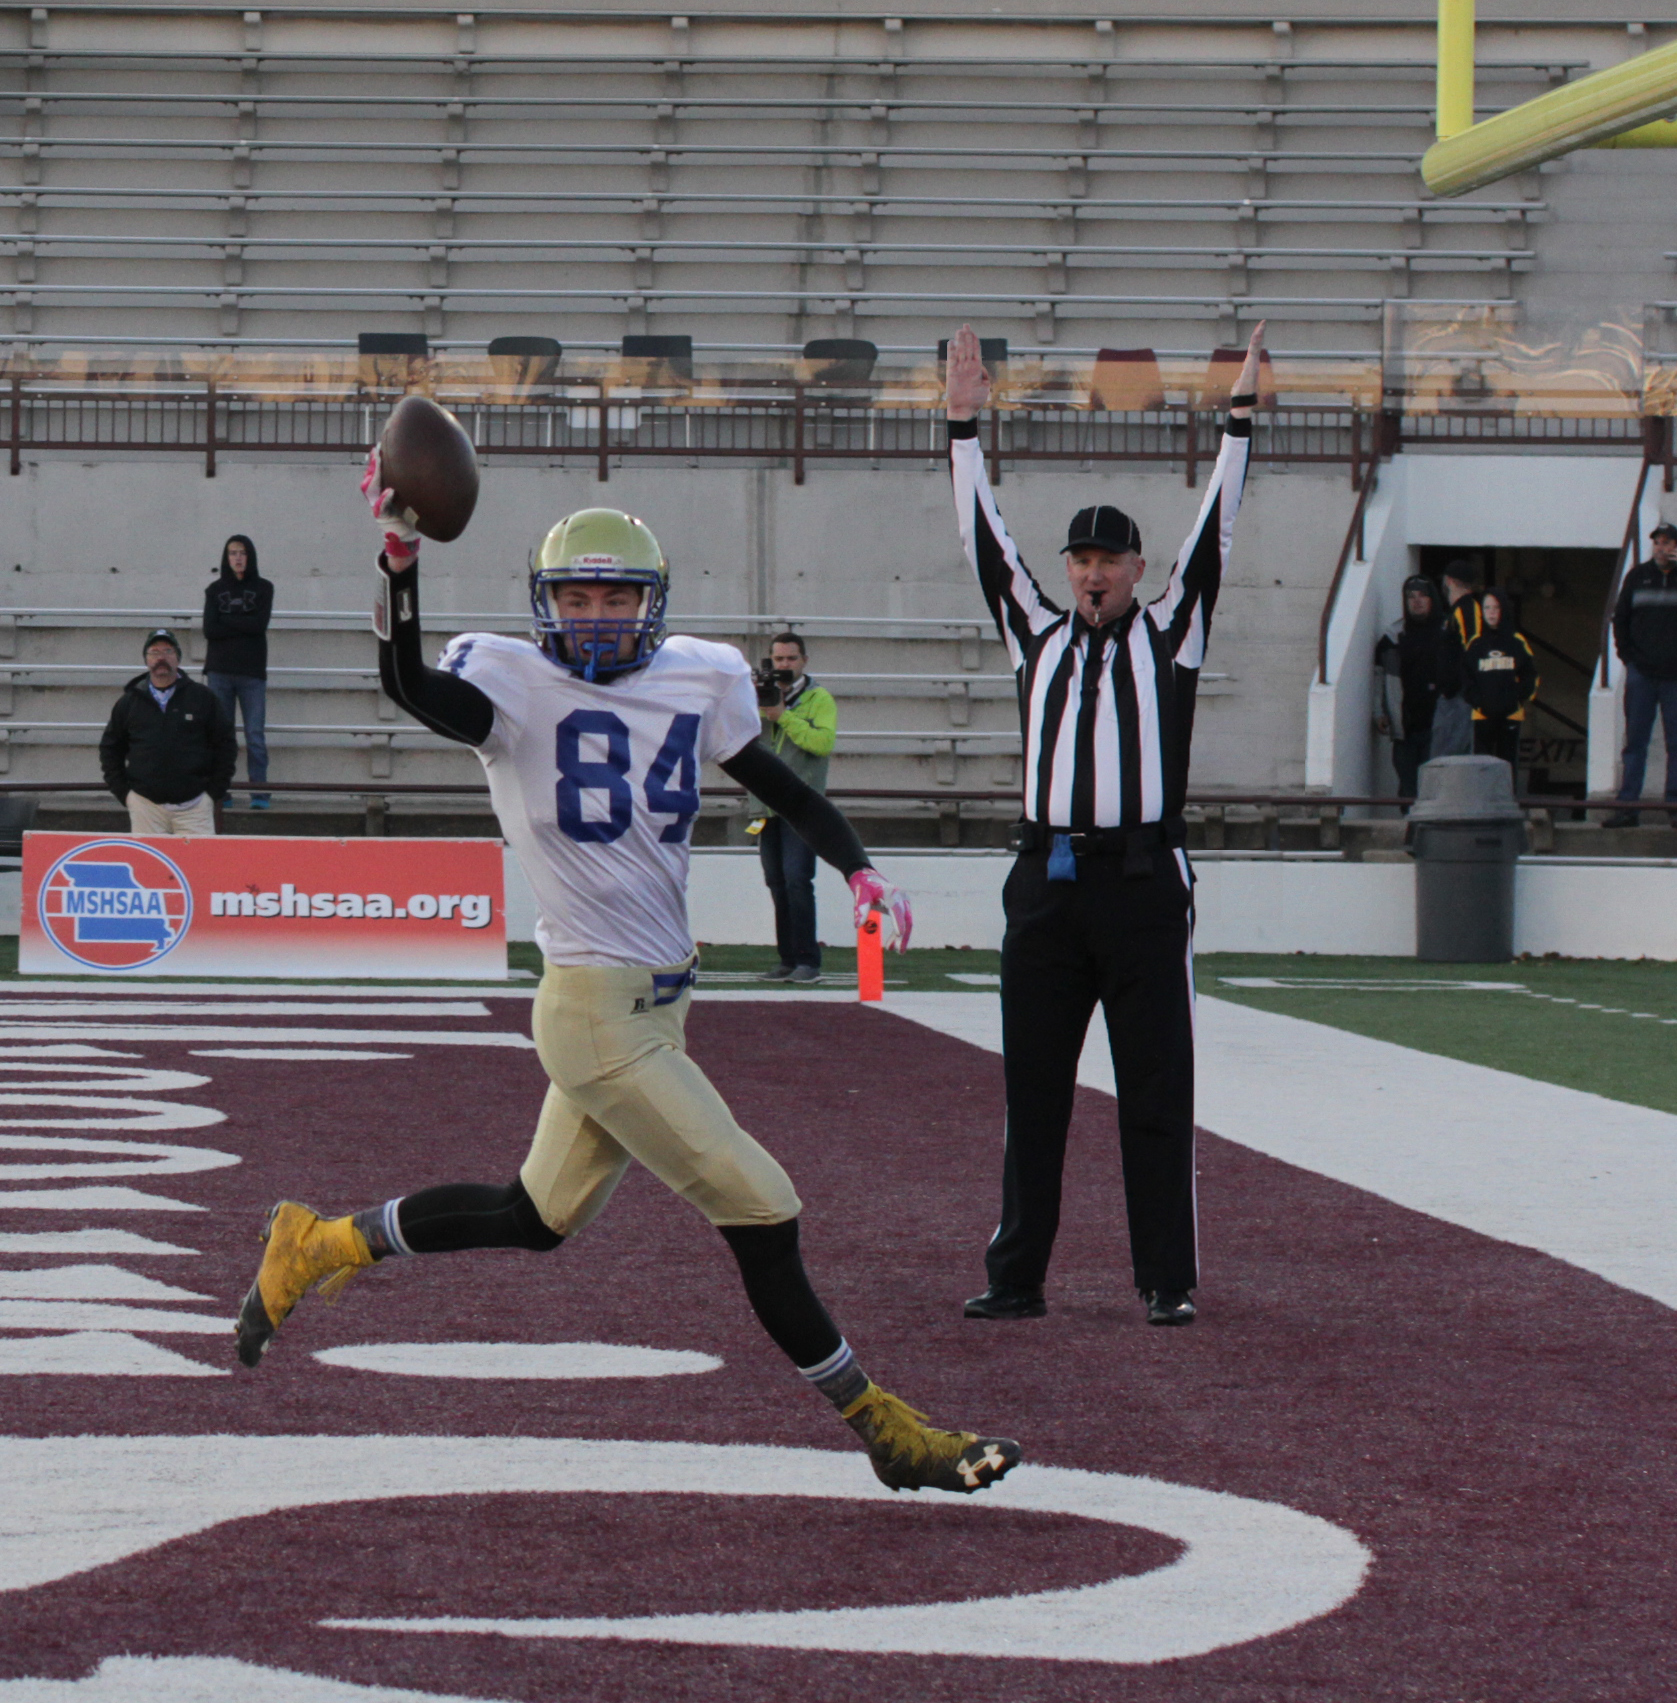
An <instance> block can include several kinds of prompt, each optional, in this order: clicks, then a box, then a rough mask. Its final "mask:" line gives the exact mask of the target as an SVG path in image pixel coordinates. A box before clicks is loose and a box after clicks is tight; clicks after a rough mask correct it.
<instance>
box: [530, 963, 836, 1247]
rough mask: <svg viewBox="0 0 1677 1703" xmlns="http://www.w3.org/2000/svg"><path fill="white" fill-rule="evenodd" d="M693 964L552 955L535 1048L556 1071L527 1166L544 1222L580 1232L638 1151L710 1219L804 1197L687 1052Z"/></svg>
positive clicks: (751, 1215) (752, 1213)
mask: <svg viewBox="0 0 1677 1703" xmlns="http://www.w3.org/2000/svg"><path fill="white" fill-rule="evenodd" d="M690 968H691V965H690V963H689V964H678V965H675V966H673V967H672V968H671V969H668V970H641V969H618V968H608V967H605V966H600V965H591V964H590V965H566V966H562V965H558V964H549V965H548V966H547V972H546V974H545V975H544V976H543V977H542V984H541V987H540V989H539V990H538V992H537V994H536V1002H535V1013H534V1019H533V1027H534V1031H535V1039H536V1053H537V1056H538V1057H540V1059H541V1061H542V1064H543V1066H544V1067H545V1068H546V1070H547V1074H548V1076H549V1078H551V1086H550V1087H549V1088H548V1091H547V1100H546V1102H545V1103H544V1105H543V1106H542V1115H541V1121H540V1122H539V1123H538V1124H537V1125H536V1134H535V1138H534V1140H533V1141H532V1142H531V1144H530V1155H529V1157H528V1158H527V1159H526V1160H525V1161H524V1168H523V1170H522V1171H521V1172H520V1173H519V1175H520V1177H521V1178H522V1180H523V1183H524V1187H525V1189H526V1191H527V1192H528V1193H529V1196H530V1198H531V1200H532V1201H534V1202H535V1204H536V1210H537V1211H538V1212H540V1213H541V1216H542V1221H543V1222H544V1223H545V1224H546V1225H547V1226H548V1227H549V1228H550V1229H551V1230H553V1231H554V1232H555V1233H556V1234H558V1235H561V1236H574V1235H575V1234H576V1233H577V1232H578V1231H579V1230H581V1229H582V1228H583V1227H584V1225H586V1224H588V1223H589V1222H590V1221H591V1220H592V1219H593V1218H594V1217H595V1215H596V1214H598V1213H599V1212H600V1211H601V1209H602V1208H603V1207H604V1206H605V1204H606V1202H607V1201H608V1200H609V1199H610V1198H611V1191H612V1190H613V1189H614V1188H616V1187H617V1183H618V1179H619V1178H621V1177H622V1175H623V1173H624V1172H625V1171H626V1170H627V1169H628V1168H629V1161H630V1160H631V1159H638V1160H639V1161H640V1162H641V1164H643V1165H644V1166H645V1167H646V1168H647V1169H648V1170H649V1171H651V1172H652V1173H653V1174H654V1175H655V1176H657V1177H660V1178H662V1179H663V1181H664V1182H666V1183H668V1184H669V1186H670V1187H671V1188H672V1189H674V1190H675V1192H676V1193H677V1194H679V1195H680V1196H682V1198H683V1199H685V1200H688V1201H691V1202H692V1204H693V1205H694V1206H696V1207H697V1208H698V1209H699V1211H701V1212H702V1213H703V1214H704V1215H705V1217H707V1218H708V1219H709V1220H710V1221H711V1223H712V1224H719V1225H720V1224H778V1223H781V1222H783V1221H784V1220H786V1219H788V1218H795V1217H797V1215H798V1213H799V1212H800V1211H801V1210H802V1205H803V1203H802V1202H801V1201H800V1200H799V1199H798V1196H797V1192H796V1191H795V1190H794V1189H793V1187H792V1181H791V1179H790V1178H789V1177H788V1176H787V1175H786V1173H785V1171H784V1170H782V1169H781V1167H780V1164H779V1162H778V1161H777V1160H776V1159H775V1158H774V1157H773V1156H772V1155H771V1154H769V1153H768V1152H767V1151H766V1150H765V1149H764V1148H763V1147H761V1146H760V1145H759V1144H758V1143H757V1142H756V1141H754V1140H753V1139H752V1138H751V1137H750V1136H749V1135H747V1134H746V1133H745V1131H744V1130H743V1129H741V1128H740V1126H739V1125H738V1124H737V1123H736V1122H735V1121H734V1115H733V1113H732V1112H730V1111H729V1110H728V1107H727V1105H726V1104H725V1103H724V1101H723V1099H722V1096H721V1095H720V1094H718V1093H717V1091H716V1090H715V1088H714V1087H712V1086H711V1083H710V1079H709V1078H708V1077H707V1076H706V1075H705V1073H704V1072H703V1071H702V1070H700V1069H699V1067H698V1066H697V1065H696V1064H695V1063H694V1062H693V1061H692V1059H690V1058H689V1057H688V1056H687V1032H686V1031H687V1008H688V1006H689V1004H691V1002H692V997H693V996H692V989H691V986H690V985H688V983H687V979H686V978H687V973H688V971H689V969H690Z"/></svg>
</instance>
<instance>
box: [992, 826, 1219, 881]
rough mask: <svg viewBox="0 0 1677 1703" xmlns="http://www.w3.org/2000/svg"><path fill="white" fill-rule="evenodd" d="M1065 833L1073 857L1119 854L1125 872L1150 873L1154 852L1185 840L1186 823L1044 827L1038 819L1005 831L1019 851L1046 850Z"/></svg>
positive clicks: (1117, 855) (1174, 845)
mask: <svg viewBox="0 0 1677 1703" xmlns="http://www.w3.org/2000/svg"><path fill="white" fill-rule="evenodd" d="M1061 835H1064V836H1065V838H1066V839H1067V840H1068V841H1069V842H1070V844H1071V850H1072V855H1073V856H1074V857H1121V858H1123V860H1124V873H1125V874H1126V875H1132V874H1135V875H1151V874H1152V873H1153V853H1154V852H1156V851H1159V850H1163V849H1171V850H1174V849H1175V848H1177V847H1178V846H1185V845H1186V844H1187V843H1188V830H1187V824H1186V823H1184V822H1183V820H1182V818H1181V817H1180V816H1171V817H1168V818H1167V819H1166V820H1165V821H1163V822H1143V823H1142V824H1140V826H1139V827H1135V828H1085V829H1081V830H1076V831H1074V830H1073V829H1070V828H1051V827H1046V826H1045V825H1044V824H1043V823H1041V822H1015V823H1014V824H1013V827H1012V829H1011V830H1010V831H1009V834H1008V842H1007V843H1008V844H1009V845H1010V846H1011V847H1012V848H1013V850H1014V851H1018V852H1045V851H1048V850H1050V849H1051V848H1052V846H1053V843H1054V841H1055V840H1056V839H1057V838H1059V837H1060V836H1061Z"/></svg>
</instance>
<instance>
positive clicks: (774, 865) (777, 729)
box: [757, 633, 838, 982]
mask: <svg viewBox="0 0 1677 1703" xmlns="http://www.w3.org/2000/svg"><path fill="white" fill-rule="evenodd" d="M808 669H809V658H808V654H807V653H806V651H805V650H804V641H803V640H802V639H800V638H799V637H798V635H797V634H796V633H782V634H781V635H780V636H779V637H778V638H777V639H776V640H775V641H774V643H773V644H772V645H771V646H770V647H769V666H768V667H767V668H764V669H759V670H758V673H757V713H758V714H759V715H761V716H762V718H763V722H764V727H763V740H764V742H765V743H766V744H767V745H768V747H769V749H770V750H771V751H773V752H774V754H775V756H777V757H778V758H779V759H780V760H781V761H782V762H783V763H784V764H785V765H786V766H787V767H788V768H789V769H790V770H791V771H792V772H793V774H795V775H796V776H797V777H798V779H799V780H801V781H803V782H804V783H805V785H807V786H811V787H813V788H814V789H815V790H816V791H817V792H821V793H824V792H825V791H826V790H827V759H828V758H829V757H830V756H831V755H832V750H833V745H834V742H835V741H836V740H837V738H838V706H837V705H836V704H835V703H834V702H833V695H832V693H831V692H829V691H828V690H827V689H826V687H824V686H817V685H816V684H815V682H814V681H813V680H811V679H810V677H809V672H808ZM758 808H759V809H760V810H761V811H762V815H761V817H760V821H761V826H760V828H759V829H758V839H757V851H758V856H759V857H760V858H761V859H762V863H763V880H764V881H765V882H766V883H767V885H768V889H769V896H770V897H771V898H772V899H773V900H774V940H775V945H776V947H777V948H778V949H779V952H780V962H779V963H778V964H776V965H775V967H774V968H773V969H772V970H770V971H769V972H768V974H767V975H766V976H765V977H764V978H763V979H764V980H765V981H771V982H818V981H820V980H821V942H820V941H819V940H818V939H816V935H815V852H814V850H813V849H812V848H811V847H810V846H809V845H808V844H807V843H806V842H805V841H804V840H803V839H802V838H800V836H799V835H798V834H797V833H796V832H795V831H794V830H793V828H792V826H791V824H790V823H788V822H786V821H785V820H784V819H783V818H781V817H779V816H776V815H775V813H774V812H773V811H772V810H769V809H767V808H766V807H764V806H759V807H758Z"/></svg>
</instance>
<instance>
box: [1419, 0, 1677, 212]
mask: <svg viewBox="0 0 1677 1703" xmlns="http://www.w3.org/2000/svg"><path fill="white" fill-rule="evenodd" d="M1474 22H1475V20H1474V0H1438V140H1437V141H1436V142H1434V143H1433V145H1432V146H1431V147H1430V148H1428V149H1427V151H1426V154H1425V155H1424V156H1423V157H1422V160H1421V176H1422V178H1423V179H1424V180H1425V181H1426V185H1427V187H1428V188H1429V189H1430V190H1432V191H1433V193H1434V194H1435V195H1462V194H1465V193H1466V192H1467V191H1468V190H1470V189H1479V188H1482V187H1483V186H1484V185H1485V184H1487V183H1495V182H1496V181H1497V180H1498V179H1499V178H1504V177H1507V176H1509V175H1510V174H1511V173H1513V172H1517V171H1525V170H1527V169H1528V168H1530V167H1532V166H1536V165H1541V164H1542V163H1543V161H1545V160H1552V159H1555V158H1557V157H1558V156H1559V155H1561V154H1570V153H1571V152H1572V151H1573V150H1574V149H1577V148H1669V147H1673V146H1677V123H1672V122H1670V121H1669V117H1668V115H1670V114H1673V113H1677V43H1672V44H1671V45H1670V46H1668V47H1661V48H1655V49H1654V50H1653V51H1652V52H1649V53H1643V54H1639V55H1638V56H1637V57H1636V58H1634V59H1628V60H1626V61H1625V63H1624V64H1622V65H1614V66H1611V67H1610V68H1609V69H1608V70H1605V71H1597V72H1595V73H1594V74H1593V75H1591V76H1588V77H1580V78H1579V80H1578V81H1577V82H1576V83H1568V84H1566V85H1565V86H1564V87H1562V88H1559V89H1551V90H1550V91H1549V93H1548V94H1546V95H1539V96H1538V97H1537V98H1536V99H1535V100H1529V101H1526V102H1524V103H1523V104H1522V105H1520V106H1516V107H1511V108H1510V109H1509V110H1508V111H1507V112H1501V113H1498V114H1497V115H1496V117H1495V118H1487V119H1486V120H1485V121H1484V123H1482V124H1475V123H1474V122H1473V82H1474V77H1473V70H1474V64H1473V46H1474Z"/></svg>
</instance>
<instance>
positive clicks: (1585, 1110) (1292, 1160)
mask: <svg viewBox="0 0 1677 1703" xmlns="http://www.w3.org/2000/svg"><path fill="white" fill-rule="evenodd" d="M886 1005H887V1008H888V1009H889V1010H891V1011H893V1012H895V1013H896V1014H897V1015H899V1016H902V1017H907V1018H909V1019H911V1020H912V1021H914V1022H916V1023H923V1024H925V1025H926V1026H927V1027H928V1028H931V1029H936V1030H937V1031H938V1032H939V1033H941V1034H945V1035H951V1036H954V1037H955V1038H956V1039H958V1040H963V1041H968V1042H970V1043H971V1044H972V1045H974V1046H977V1047H982V1048H984V1049H985V1050H986V1051H988V1052H996V1053H999V1052H1000V1051H1001V1008H1000V1004H999V1002H998V1001H997V1000H995V999H985V998H977V997H974V996H973V995H971V994H942V993H931V994H898V995H895V996H893V997H891V998H889V999H888V1000H887V1001H886ZM1197 1014H1198V1015H1197V1020H1196V1043H1197V1054H1198V1081H1197V1083H1196V1107H1197V1116H1198V1121H1199V1123H1200V1124H1201V1126H1202V1127H1204V1128H1206V1129H1210V1130H1215V1131H1216V1132H1217V1134H1219V1135H1221V1136H1223V1137H1225V1138H1226V1139H1227V1140H1229V1141H1234V1142H1238V1143H1240V1144H1241V1145H1242V1146H1244V1147H1251V1148H1254V1149H1256V1150H1257V1151H1258V1152H1260V1153H1268V1154H1270V1155H1271V1156H1272V1157H1274V1158H1277V1159H1284V1160H1286V1161H1287V1163H1289V1164H1292V1165H1298V1166H1301V1167H1303V1168H1304V1169H1305V1170H1309V1171H1315V1172H1317V1173H1319V1174H1320V1175H1322V1176H1325V1177H1332V1178H1333V1179H1334V1180H1335V1181H1337V1182H1342V1183H1349V1184H1350V1185H1351V1186H1352V1187H1353V1188H1359V1189H1365V1190H1367V1191H1368V1192H1369V1193H1370V1194H1375V1195H1379V1196H1380V1197H1381V1198H1383V1199H1385V1200H1391V1201H1395V1202H1396V1203H1397V1204H1398V1205H1400V1206H1406V1207H1410V1208H1412V1209H1414V1210H1415V1211H1417V1212H1424V1213H1427V1214H1429V1215H1430V1216H1431V1217H1434V1218H1439V1219H1442V1220H1443V1221H1444V1222H1445V1223H1447V1224H1457V1225H1460V1226H1461V1227H1462V1228H1463V1229H1467V1230H1474V1231H1477V1232H1479V1233H1480V1234H1481V1235H1486V1236H1494V1237H1495V1238H1496V1239H1497V1240H1499V1241H1504V1242H1512V1243H1514V1244H1516V1245H1517V1246H1519V1247H1526V1248H1535V1249H1537V1250H1538V1251H1539V1252H1541V1253H1546V1254H1549V1255H1552V1256H1553V1257H1554V1258H1556V1259H1559V1260H1565V1261H1566V1262H1567V1263H1568V1264H1570V1265H1575V1266H1577V1267H1579V1268H1580V1269H1581V1270H1584V1271H1589V1272H1593V1273H1594V1274H1595V1275H1596V1276H1598V1277H1604V1278H1606V1279H1607V1280H1608V1281H1609V1282H1611V1283H1617V1284H1619V1285H1621V1286H1622V1287H1624V1288H1626V1289H1631V1290H1634V1291H1636V1293H1638V1294H1640V1295H1647V1296H1649V1297H1650V1298H1651V1299H1653V1300H1656V1301H1659V1302H1661V1303H1663V1304H1664V1305H1665V1306H1668V1307H1677V1237H1674V1236H1673V1234H1672V1230H1671V1225H1672V1220H1673V1216H1674V1213H1677V1117H1673V1116H1672V1115H1671V1114H1670V1113H1668V1112H1659V1111H1654V1110H1653V1109H1652V1108H1650V1107H1647V1106H1633V1105H1629V1104H1627V1103H1626V1102H1624V1101H1620V1100H1609V1099H1606V1098H1605V1097H1603V1096H1602V1095H1599V1094H1585V1093H1581V1092H1580V1091H1579V1090H1577V1089H1574V1088H1561V1087H1557V1086H1556V1085H1555V1084H1553V1083H1549V1082H1536V1081H1533V1080H1532V1079H1531V1078H1529V1077H1525V1076H1515V1075H1514V1074H1512V1073H1511V1072H1509V1071H1503V1070H1492V1069H1491V1068H1489V1067H1488V1066H1486V1065H1479V1064H1464V1063H1462V1062H1461V1061H1460V1060H1458V1059H1448V1058H1440V1057H1438V1056H1437V1055H1436V1054H1433V1053H1424V1052H1418V1051H1416V1050H1415V1049H1413V1048H1411V1047H1400V1046H1395V1045H1393V1044H1392V1043H1391V1042H1389V1041H1374V1040H1369V1039H1368V1038H1367V1037H1365V1036H1362V1035H1354V1034H1351V1033H1350V1032H1349V1031H1347V1030H1344V1029H1335V1028H1331V1027H1329V1026H1328V1025H1326V1024H1322V1023H1308V1022H1305V1021H1304V1020H1303V1019H1302V1018H1298V1017H1282V1016H1278V1015H1277V1014H1275V1013H1273V1012H1268V1011H1257V1010H1254V1009H1252V1008H1251V1007H1249V1006H1243V1005H1236V1004H1234V1003H1232V1002H1231V1001H1228V1000H1221V999H1207V998H1205V997H1203V996H1202V997H1201V998H1200V1000H1199V1002H1198V1005H1197ZM1078 1081H1079V1082H1080V1083H1082V1084H1083V1085H1084V1086H1085V1087H1089V1088H1098V1089H1100V1090H1102V1091H1103V1092H1105V1093H1108V1094H1111V1093H1113V1092H1114V1087H1113V1080H1112V1060H1111V1057H1110V1056H1109V1054H1108V1053H1107V1051H1106V1035H1105V1030H1104V1028H1103V1027H1102V1025H1101V1023H1100V1021H1099V1018H1098V1017H1097V1019H1096V1021H1095V1022H1094V1023H1092V1024H1091V1025H1090V1032H1089V1044H1088V1045H1087V1046H1086V1047H1085V1048H1084V1052H1083V1060H1082V1063H1081V1064H1080V1065H1079V1067H1078ZM1000 1124H1001V1109H1000V1107H998V1108H997V1128H998V1129H999V1128H1000ZM1211 1256H1212V1260H1213V1262H1214V1261H1215V1257H1216V1254H1215V1249H1212V1250H1211Z"/></svg>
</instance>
